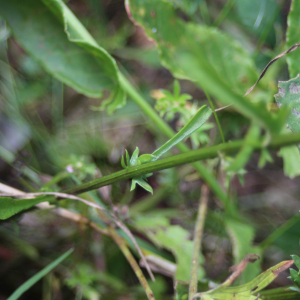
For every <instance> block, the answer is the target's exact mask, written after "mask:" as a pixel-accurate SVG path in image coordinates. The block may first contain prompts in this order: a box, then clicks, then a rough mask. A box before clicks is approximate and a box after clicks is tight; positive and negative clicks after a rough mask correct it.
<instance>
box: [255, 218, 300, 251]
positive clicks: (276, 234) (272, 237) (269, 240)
mask: <svg viewBox="0 0 300 300" xmlns="http://www.w3.org/2000/svg"><path fill="white" fill-rule="evenodd" d="M299 220H300V215H299V214H298V215H295V216H293V217H292V218H290V219H289V220H287V221H286V222H285V223H284V224H282V225H281V226H280V227H279V228H277V229H276V230H275V231H274V232H272V233H271V234H270V235H268V236H267V237H266V238H265V239H264V240H263V241H262V242H261V243H260V244H259V247H260V248H261V249H265V248H266V247H268V246H269V245H271V244H272V243H273V242H274V241H275V240H277V239H278V238H279V237H280V236H281V235H283V234H284V233H285V232H286V231H287V230H288V229H289V228H291V227H292V226H293V225H295V224H296V223H297V222H299Z"/></svg>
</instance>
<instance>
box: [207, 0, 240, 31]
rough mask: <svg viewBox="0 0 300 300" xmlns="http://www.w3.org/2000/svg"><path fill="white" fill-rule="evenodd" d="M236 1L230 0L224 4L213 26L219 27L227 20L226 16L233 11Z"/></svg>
mask: <svg viewBox="0 0 300 300" xmlns="http://www.w3.org/2000/svg"><path fill="white" fill-rule="evenodd" d="M235 2H236V0H229V1H227V2H226V4H225V5H224V8H223V9H222V11H221V12H220V14H219V15H218V17H217V18H216V20H215V22H214V24H213V26H216V27H219V26H220V25H221V24H222V22H223V21H224V20H225V18H226V17H227V15H228V14H229V12H230V11H231V9H232V7H233V6H234V4H235Z"/></svg>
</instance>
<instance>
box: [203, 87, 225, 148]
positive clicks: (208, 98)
mask: <svg viewBox="0 0 300 300" xmlns="http://www.w3.org/2000/svg"><path fill="white" fill-rule="evenodd" d="M203 91H204V94H205V96H206V98H207V100H208V102H209V104H210V106H211V108H212V111H213V113H214V116H215V119H216V122H217V125H218V128H219V131H220V134H221V138H222V142H223V143H225V139H224V134H223V130H222V127H221V125H220V121H219V118H218V116H217V114H216V110H215V107H214V104H213V102H212V100H211V98H210V96H209V94H208V93H207V92H206V91H205V90H203Z"/></svg>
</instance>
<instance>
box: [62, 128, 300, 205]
mask: <svg viewBox="0 0 300 300" xmlns="http://www.w3.org/2000/svg"><path fill="white" fill-rule="evenodd" d="M299 142H300V133H297V134H281V135H278V136H275V137H273V138H272V139H271V141H270V143H269V145H268V148H270V149H278V148H280V147H282V146H287V145H292V144H297V143H299ZM244 143H245V141H244V140H238V141H234V142H229V143H225V144H220V145H216V146H212V147H207V148H202V149H198V150H194V151H189V152H187V153H182V154H178V155H174V156H171V157H168V158H164V159H160V160H158V161H155V162H149V163H146V164H143V165H139V166H133V167H130V168H127V169H125V170H122V171H119V172H115V173H113V174H110V175H107V176H103V177H101V178H98V179H94V180H92V181H89V182H87V183H83V184H80V185H78V186H76V187H73V188H69V189H67V190H64V191H63V192H64V193H68V194H80V193H84V192H87V191H91V190H94V189H97V188H100V187H102V186H105V185H108V184H112V183H115V182H119V181H121V180H125V179H130V178H134V177H137V176H140V175H144V174H148V173H152V172H155V171H160V170H164V169H168V168H173V167H177V166H180V165H183V164H187V163H192V162H195V161H199V160H204V159H208V158H215V157H217V156H218V155H219V152H222V153H224V154H227V155H229V154H235V153H237V152H239V151H240V149H241V147H242V146H243V145H244ZM252 146H253V150H259V149H263V148H265V145H264V140H263V138H262V139H260V140H258V141H256V142H255V143H252ZM226 199H227V197H226ZM225 204H226V202H225Z"/></svg>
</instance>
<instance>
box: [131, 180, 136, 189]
mask: <svg viewBox="0 0 300 300" xmlns="http://www.w3.org/2000/svg"><path fill="white" fill-rule="evenodd" d="M135 188H136V180H135V179H134V178H132V181H131V187H130V191H133V190H134V189H135Z"/></svg>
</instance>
